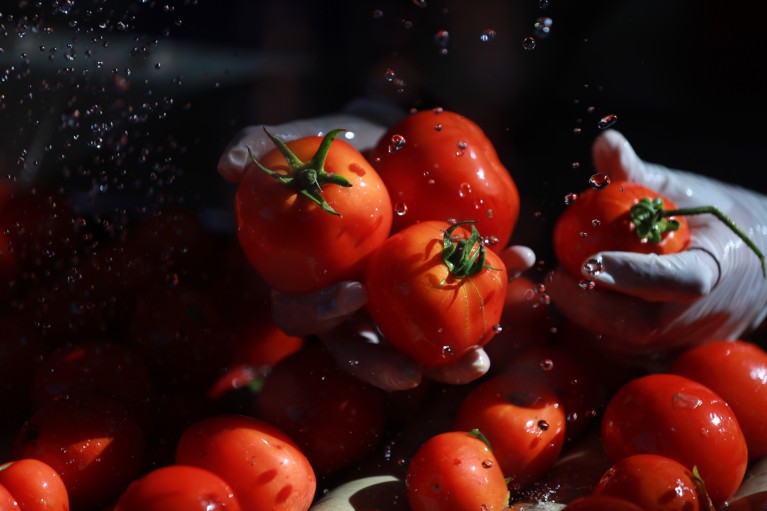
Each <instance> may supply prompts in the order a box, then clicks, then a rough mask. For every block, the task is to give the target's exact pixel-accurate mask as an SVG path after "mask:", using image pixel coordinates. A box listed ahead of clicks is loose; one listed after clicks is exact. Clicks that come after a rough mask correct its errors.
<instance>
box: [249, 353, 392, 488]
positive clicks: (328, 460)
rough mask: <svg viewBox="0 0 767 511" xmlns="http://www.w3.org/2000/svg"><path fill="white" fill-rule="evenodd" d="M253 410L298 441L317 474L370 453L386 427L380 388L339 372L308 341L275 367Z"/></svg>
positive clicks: (326, 356)
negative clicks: (256, 409)
mask: <svg viewBox="0 0 767 511" xmlns="http://www.w3.org/2000/svg"><path fill="white" fill-rule="evenodd" d="M258 409H259V411H260V413H261V417H262V418H263V419H264V420H266V421H267V422H270V423H272V424H274V425H275V426H277V427H278V428H280V429H281V430H282V431H284V432H285V433H287V434H288V436H290V438H292V439H293V440H294V441H295V442H296V444H298V446H299V447H300V448H301V450H302V451H303V452H304V454H306V457H307V458H309V461H310V462H311V464H312V467H313V468H314V471H315V472H316V473H317V474H318V475H327V474H330V473H332V472H335V471H337V470H339V469H341V468H344V467H348V466H349V465H351V464H352V463H353V462H355V461H359V460H360V459H362V458H363V457H364V456H365V455H367V454H369V453H370V452H372V451H373V449H375V448H376V446H377V445H378V444H379V443H380V440H381V438H382V436H383V432H384V426H385V401H384V393H383V391H381V390H380V389H377V388H375V387H372V386H370V385H367V384H365V383H363V382H362V381H360V380H358V379H357V378H355V377H353V376H351V375H349V374H348V373H345V372H343V371H342V370H341V369H339V368H338V366H337V365H336V363H335V361H334V360H333V359H332V358H331V356H330V355H329V354H328V353H327V352H326V351H325V349H324V347H323V346H322V345H320V344H307V345H305V346H304V348H302V349H301V350H300V351H298V352H296V353H294V354H292V355H290V356H288V357H286V358H285V359H283V360H282V361H281V362H279V363H278V364H277V365H276V366H274V368H273V369H272V372H271V373H270V374H269V375H268V376H267V377H266V379H265V380H264V386H263V388H262V389H261V392H260V393H259V394H258Z"/></svg>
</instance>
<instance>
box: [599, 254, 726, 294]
mask: <svg viewBox="0 0 767 511" xmlns="http://www.w3.org/2000/svg"><path fill="white" fill-rule="evenodd" d="M595 259H596V260H598V261H600V262H601V266H600V269H601V271H597V272H595V273H594V274H591V275H589V274H588V273H587V272H585V271H584V277H586V278H588V279H591V280H593V281H594V282H595V283H597V285H598V286H599V287H604V288H605V289H610V290H613V291H618V292H620V293H624V294H626V295H630V296H635V297H637V298H641V299H643V300H647V301H650V302H655V301H660V302H671V301H678V302H689V301H691V300H697V299H699V298H701V297H702V296H705V295H708V294H709V293H710V292H711V290H712V289H713V288H714V287H715V286H716V285H717V283H718V282H719V278H720V272H721V269H720V267H719V263H718V261H717V260H716V259H715V258H714V255H713V254H711V253H710V252H709V251H707V250H702V249H694V248H693V249H689V250H684V251H682V252H679V253H676V254H667V255H657V254H638V253H634V252H601V253H599V254H596V256H595Z"/></svg>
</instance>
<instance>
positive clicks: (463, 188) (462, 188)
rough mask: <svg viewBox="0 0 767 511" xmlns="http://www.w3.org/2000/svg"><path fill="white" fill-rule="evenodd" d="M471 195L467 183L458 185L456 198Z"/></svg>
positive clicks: (469, 186)
mask: <svg viewBox="0 0 767 511" xmlns="http://www.w3.org/2000/svg"><path fill="white" fill-rule="evenodd" d="M469 194H471V185H470V184H469V183H461V184H460V185H458V196H459V197H466V196H467V195H469Z"/></svg>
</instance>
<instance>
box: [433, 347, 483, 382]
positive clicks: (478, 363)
mask: <svg viewBox="0 0 767 511" xmlns="http://www.w3.org/2000/svg"><path fill="white" fill-rule="evenodd" d="M489 370H490V357H489V356H488V355H487V353H486V352H485V350H484V349H482V348H477V349H475V350H472V351H470V352H468V353H467V354H466V355H464V356H463V357H461V358H460V359H458V360H457V361H456V362H452V363H450V364H446V365H442V366H437V367H424V368H423V369H422V371H423V374H424V376H427V377H428V378H430V379H432V380H434V381H438V382H441V383H449V384H455V385H459V384H464V383H469V382H472V381H474V380H476V379H477V378H480V377H481V376H484V375H485V373H487V371H489Z"/></svg>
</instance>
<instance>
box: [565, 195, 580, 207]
mask: <svg viewBox="0 0 767 511" xmlns="http://www.w3.org/2000/svg"><path fill="white" fill-rule="evenodd" d="M577 200H578V194H577V193H568V194H567V195H565V205H566V206H569V205H570V204H572V203H573V202H575V201H577Z"/></svg>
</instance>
